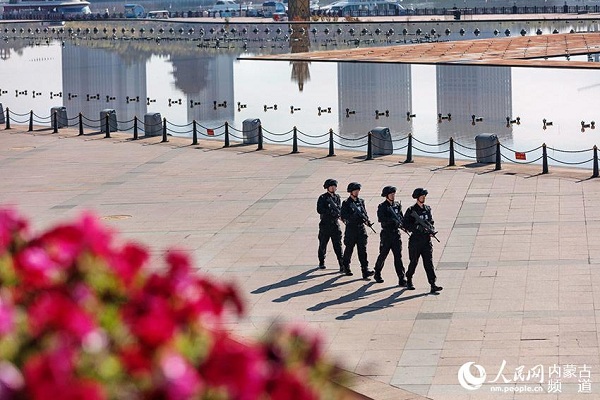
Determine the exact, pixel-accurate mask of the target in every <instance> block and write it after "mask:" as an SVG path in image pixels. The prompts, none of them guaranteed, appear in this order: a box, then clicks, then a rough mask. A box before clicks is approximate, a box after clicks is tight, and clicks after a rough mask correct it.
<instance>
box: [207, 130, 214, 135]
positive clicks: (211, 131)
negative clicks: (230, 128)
mask: <svg viewBox="0 0 600 400" xmlns="http://www.w3.org/2000/svg"><path fill="white" fill-rule="evenodd" d="M206 134H207V135H208V136H215V130H214V129H207V130H206Z"/></svg>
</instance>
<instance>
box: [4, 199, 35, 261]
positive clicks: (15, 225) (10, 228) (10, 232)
mask: <svg viewBox="0 0 600 400" xmlns="http://www.w3.org/2000/svg"><path fill="white" fill-rule="evenodd" d="M27 228H28V223H27V220H25V219H24V218H21V216H19V214H18V213H17V212H16V211H15V210H13V209H10V208H1V209H0V255H2V254H4V252H5V251H6V249H7V248H8V247H9V246H10V244H11V243H12V242H13V240H14V239H15V236H23V235H25V234H26V232H27Z"/></svg>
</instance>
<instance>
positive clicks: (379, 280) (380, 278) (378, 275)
mask: <svg viewBox="0 0 600 400" xmlns="http://www.w3.org/2000/svg"><path fill="white" fill-rule="evenodd" d="M373 279H375V282H377V283H383V278H382V277H381V273H380V272H375V276H374V277H373Z"/></svg>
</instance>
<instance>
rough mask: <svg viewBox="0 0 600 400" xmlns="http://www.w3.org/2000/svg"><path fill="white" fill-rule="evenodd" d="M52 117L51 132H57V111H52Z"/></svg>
mask: <svg viewBox="0 0 600 400" xmlns="http://www.w3.org/2000/svg"><path fill="white" fill-rule="evenodd" d="M52 118H54V120H53V125H54V132H52V133H58V112H56V111H54V114H53V115H52Z"/></svg>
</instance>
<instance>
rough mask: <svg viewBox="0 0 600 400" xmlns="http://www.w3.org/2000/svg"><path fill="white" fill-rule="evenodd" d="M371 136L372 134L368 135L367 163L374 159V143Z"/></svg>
mask: <svg viewBox="0 0 600 400" xmlns="http://www.w3.org/2000/svg"><path fill="white" fill-rule="evenodd" d="M371 135H372V134H371V132H369V133H368V134H367V158H365V160H367V161H368V160H372V159H373V142H372V138H371Z"/></svg>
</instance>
